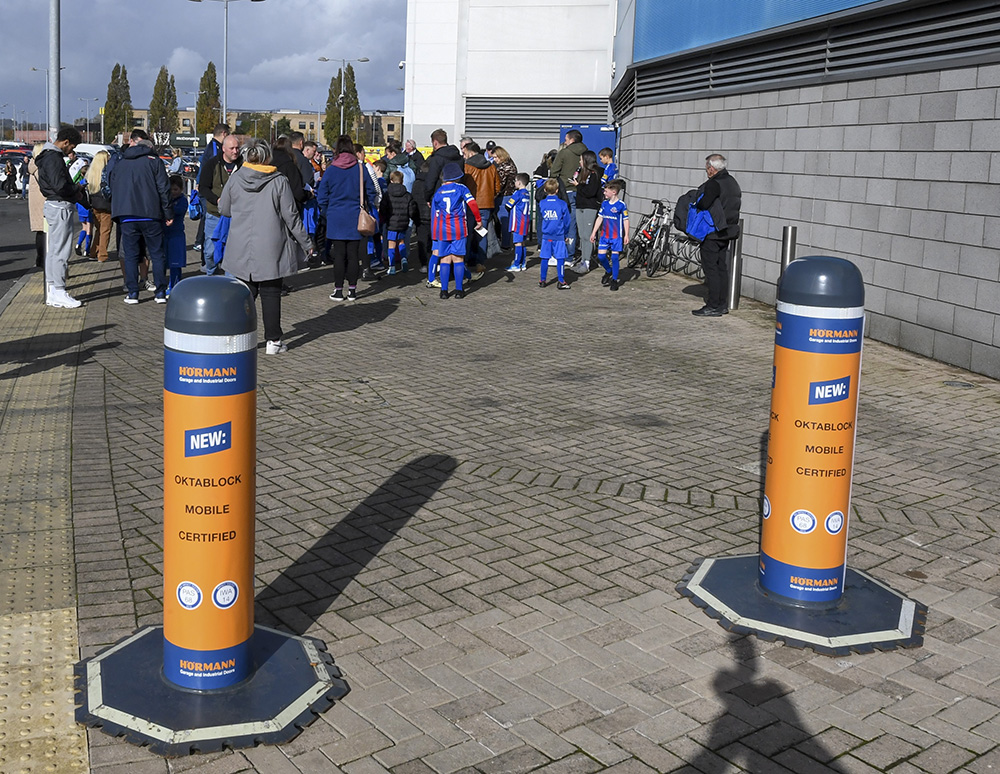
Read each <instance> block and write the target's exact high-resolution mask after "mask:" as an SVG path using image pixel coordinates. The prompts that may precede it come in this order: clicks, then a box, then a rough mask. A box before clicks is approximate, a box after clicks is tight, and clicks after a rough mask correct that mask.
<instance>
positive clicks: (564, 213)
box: [538, 177, 574, 290]
mask: <svg viewBox="0 0 1000 774" xmlns="http://www.w3.org/2000/svg"><path fill="white" fill-rule="evenodd" d="M542 191H543V192H544V193H545V198H544V199H542V201H541V202H539V203H538V213H539V219H540V220H541V224H542V225H541V234H540V235H539V251H538V257H539V258H541V259H542V276H541V279H540V280H539V282H538V286H539V287H542V288H544V287H545V285H546V282H545V275H546V274H548V270H549V258H555V259H556V271H557V273H558V276H559V290H569V283H568V282H566V278H565V275H564V274H563V267H564V266H565V264H566V258H567V250H566V240H567V239H568V238H569V235H570V234H571V233H573V232H572V230H573V225H574V224H573V216H572V215H571V214H570V211H569V205H567V204H566V202H564V201H563V200H562V199H560V198H559V196H558V194H559V181H558V180H556V179H555V178H553V177H550V178H549V179H548V180H546V181H545V185H544V186H543V187H542Z"/></svg>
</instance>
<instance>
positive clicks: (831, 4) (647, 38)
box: [632, 0, 873, 62]
mask: <svg viewBox="0 0 1000 774" xmlns="http://www.w3.org/2000/svg"><path fill="white" fill-rule="evenodd" d="M871 2H873V0H795V2H789V0H740V2H738V3H734V2H732V0H683V2H681V0H635V39H634V43H633V49H632V61H634V62H641V61H642V60H644V59H655V58H656V57H660V56H667V55H668V54H676V53H677V52H678V51H686V50H687V49H689V48H697V47H698V46H705V45H708V44H710V43H718V42H720V41H723V40H730V39H732V38H738V37H740V36H742V35H749V34H751V33H754V32H761V31H762V30H769V29H772V28H774V27H781V26H782V25H785V24H791V23H792V22H797V21H804V20H805V19H812V18H814V17H816V16H825V15H826V14H828V13H835V12H837V11H844V10H847V9H848V8H857V7H858V6H861V5H868V4H870V3H871Z"/></svg>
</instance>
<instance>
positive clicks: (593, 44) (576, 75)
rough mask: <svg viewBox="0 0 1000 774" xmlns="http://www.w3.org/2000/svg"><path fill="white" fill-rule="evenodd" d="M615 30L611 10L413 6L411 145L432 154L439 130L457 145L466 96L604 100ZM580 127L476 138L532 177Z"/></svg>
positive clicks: (526, 4)
mask: <svg viewBox="0 0 1000 774" xmlns="http://www.w3.org/2000/svg"><path fill="white" fill-rule="evenodd" d="M614 27H615V11H614V2H613V0H546V2H545V3H544V4H543V3H539V2H537V0H409V2H408V3H407V12H406V79H405V83H406V92H405V97H404V101H405V113H406V119H407V126H408V128H407V130H406V134H407V137H412V138H414V139H415V140H416V141H417V144H418V145H427V144H429V143H430V133H431V132H432V131H433V130H435V129H437V128H442V129H444V130H445V131H446V132H448V139H449V141H453V140H457V139H458V137H459V136H461V135H462V134H464V133H466V120H465V112H466V111H465V107H466V105H465V99H466V97H467V96H474V97H519V96H523V97H548V96H551V97H553V99H554V100H556V99H563V98H566V97H591V98H598V99H602V100H606V99H607V96H608V94H609V93H610V90H611V74H612V53H611V50H612V40H613V35H614ZM575 122H578V119H577V118H576V117H575V116H572V115H566V116H564V117H557V118H556V119H555V120H554V121H553V122H552V126H551V129H547V130H544V131H536V132H533V133H525V132H523V131H516V132H513V131H512V132H510V133H504V132H495V133H493V134H490V135H489V136H484V135H482V134H481V133H479V132H476V133H473V136H474V137H475V139H476V141H477V142H479V143H480V144H481V145H482V144H485V143H486V141H488V140H493V141H495V142H496V143H498V144H499V145H502V146H503V147H505V148H506V149H507V150H508V151H509V152H510V154H511V156H512V157H513V159H514V161H515V163H516V164H517V165H518V168H519V169H522V170H526V171H528V172H530V171H531V170H533V169H534V168H535V166H537V164H538V161H539V159H540V158H541V156H542V154H543V153H544V152H545V151H547V150H549V149H550V148H554V147H556V146H557V145H558V143H559V132H558V125H559V124H560V123H575Z"/></svg>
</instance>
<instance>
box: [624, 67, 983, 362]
mask: <svg viewBox="0 0 1000 774" xmlns="http://www.w3.org/2000/svg"><path fill="white" fill-rule="evenodd" d="M998 93H1000V65H992V66H982V67H970V68H965V69H955V70H945V71H939V72H930V73H919V74H914V75H900V76H891V77H881V78H872V79H868V80H857V81H852V82H847V83H835V84H827V85H822V86H810V87H803V88H789V89H784V90H778V91H767V92H757V93H747V94H740V95H735V96H726V97H713V98H707V99H697V100H689V101H684V102H672V103H664V104H659V105H651V106H642V107H636V108H635V109H634V111H633V112H632V114H631V115H630V116H629V117H627V118H626V120H625V121H624V122H623V124H622V136H621V150H620V154H619V156H620V166H621V168H622V173H623V176H624V177H625V178H626V180H628V181H629V186H628V203H629V207H630V210H631V211H632V213H633V216H632V217H633V222H635V217H636V214H638V213H645V212H648V211H649V209H650V207H649V200H650V199H665V200H667V201H671V202H673V201H675V200H676V199H677V197H678V196H679V195H680V194H682V193H683V192H684V191H687V190H688V189H690V188H695V187H697V186H698V185H699V184H700V183H701V182H702V181H703V180H704V171H703V170H704V157H705V156H706V155H707V154H708V153H709V152H714V151H717V152H721V153H723V154H724V155H725V156H726V157H727V158H728V160H729V169H730V172H731V173H732V174H733V175H734V176H735V177H736V179H737V180H738V181H739V183H740V185H741V187H742V189H743V217H744V221H745V223H744V227H745V231H744V233H745V238H744V243H743V256H744V278H743V293H744V295H746V296H749V297H751V298H755V299H758V300H760V301H764V302H767V303H774V300H775V283H776V280H777V278H778V273H779V268H780V253H781V233H782V227H783V226H785V225H795V226H797V227H798V248H797V255H798V256H804V255H819V254H826V255H835V256H839V257H842V258H847V259H848V260H851V261H853V262H854V263H855V264H856V265H857V266H858V267H859V268H860V269H861V273H862V275H863V276H864V279H865V285H866V304H865V306H866V308H867V311H868V331H867V332H868V334H869V335H870V336H871V337H872V338H875V339H878V340H880V341H884V342H888V343H890V344H894V345H897V346H900V347H902V348H904V349H908V350H911V351H913V352H917V353H919V354H922V355H926V356H928V357H932V358H934V359H936V360H941V361H944V362H946V363H951V364H954V365H957V366H961V367H962V368H967V369H970V370H973V371H976V372H979V373H982V374H986V375H988V376H991V377H993V378H1000V120H998V117H1000V97H998Z"/></svg>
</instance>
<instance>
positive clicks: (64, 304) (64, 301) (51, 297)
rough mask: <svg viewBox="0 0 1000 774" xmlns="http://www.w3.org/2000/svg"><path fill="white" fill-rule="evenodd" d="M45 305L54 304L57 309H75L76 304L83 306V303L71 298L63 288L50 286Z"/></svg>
mask: <svg viewBox="0 0 1000 774" xmlns="http://www.w3.org/2000/svg"><path fill="white" fill-rule="evenodd" d="M45 305H46V306H54V307H56V308H57V309H76V308H77V307H78V306H83V303H82V302H81V301H77V300H76V299H75V298H73V296H71V295H70V294H69V293H67V292H66V289H65V288H55V287H51V286H50V287H49V291H48V293H47V294H46V298H45Z"/></svg>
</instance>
